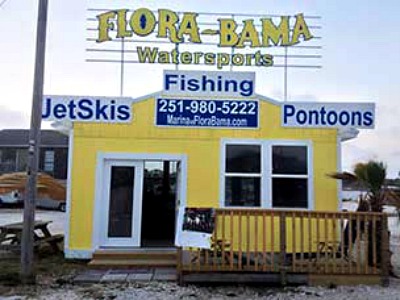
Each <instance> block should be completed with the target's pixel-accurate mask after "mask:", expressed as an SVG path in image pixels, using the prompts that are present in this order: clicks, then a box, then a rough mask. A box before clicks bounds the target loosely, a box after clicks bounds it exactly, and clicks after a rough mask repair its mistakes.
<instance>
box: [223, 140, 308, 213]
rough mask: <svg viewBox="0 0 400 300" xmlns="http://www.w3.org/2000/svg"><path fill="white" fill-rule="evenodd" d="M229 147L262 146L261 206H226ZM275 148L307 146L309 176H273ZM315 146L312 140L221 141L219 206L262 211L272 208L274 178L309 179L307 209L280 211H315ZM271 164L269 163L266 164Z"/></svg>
mask: <svg viewBox="0 0 400 300" xmlns="http://www.w3.org/2000/svg"><path fill="white" fill-rule="evenodd" d="M227 145H260V146H261V157H260V162H261V174H260V176H261V182H260V188H261V191H260V195H261V199H260V206H257V207H255V206H226V205H225V177H226V175H227V173H226V172H225V171H226V170H225V165H226V162H225V160H226V146H227ZM273 146H306V147H307V175H298V174H296V175H290V174H284V175H283V174H282V175H277V174H275V175H273V174H272V147H273ZM312 146H313V144H312V141H310V140H258V139H221V148H220V151H221V152H220V188H219V198H220V201H219V204H220V207H226V208H238V209H240V208H242V209H243V208H246V209H260V208H269V209H273V208H274V207H273V206H272V179H273V178H278V177H280V178H304V179H307V189H308V190H307V198H308V199H307V208H299V207H279V208H276V209H280V210H293V209H295V210H313V209H314V180H313V174H314V169H313V158H314V156H313V147H312ZM266 162H269V163H266ZM228 174H229V173H228ZM234 174H235V176H243V177H255V175H254V174H245V173H243V174H241V173H234Z"/></svg>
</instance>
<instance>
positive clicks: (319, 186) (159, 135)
mask: <svg viewBox="0 0 400 300" xmlns="http://www.w3.org/2000/svg"><path fill="white" fill-rule="evenodd" d="M154 106H155V100H154V99H148V100H145V101H141V102H137V103H135V104H133V105H132V109H133V121H132V123H131V124H98V123H97V124H94V123H90V124H89V123H75V124H74V140H73V149H72V151H73V153H72V154H73V164H72V173H71V174H72V177H71V178H72V181H71V184H72V186H71V188H72V191H71V209H70V228H69V234H70V238H69V249H71V250H90V249H91V247H92V243H91V241H92V227H93V216H94V197H95V196H94V195H95V173H96V156H97V153H98V152H99V151H102V152H131V153H132V152H133V153H135V152H136V153H164V154H168V153H169V154H186V155H187V157H188V170H187V176H188V177H187V180H188V186H187V199H186V201H187V205H188V206H193V207H219V172H220V170H219V166H220V147H221V138H240V139H247V138H248V139H274V140H278V139H283V140H309V141H312V147H313V168H314V174H313V178H314V208H315V209H316V210H325V211H336V210H337V207H338V199H337V183H336V181H335V180H332V179H329V178H327V176H326V174H327V173H329V172H332V171H335V170H336V168H337V143H336V136H337V130H336V129H299V128H298V129H292V128H282V127H281V126H280V123H281V120H280V106H278V105H275V104H272V103H270V102H266V101H260V107H259V110H260V120H259V129H255V130H253V129H218V128H213V129H207V128H191V129H189V128H174V127H170V128H160V127H156V126H155V125H154V111H155V107H154Z"/></svg>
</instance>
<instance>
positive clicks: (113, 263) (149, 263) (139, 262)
mask: <svg viewBox="0 0 400 300" xmlns="http://www.w3.org/2000/svg"><path fill="white" fill-rule="evenodd" d="M88 265H89V266H90V267H96V268H111V267H116V268H122V269H129V268H145V267H159V268H160V267H162V268H167V267H176V260H175V259H155V260H151V259H112V258H110V259H92V260H91V261H90V262H89V264H88Z"/></svg>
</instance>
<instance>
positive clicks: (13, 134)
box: [0, 129, 68, 148]
mask: <svg viewBox="0 0 400 300" xmlns="http://www.w3.org/2000/svg"><path fill="white" fill-rule="evenodd" d="M28 142H29V130H28V129H3V130H0V147H24V148H25V147H28ZM41 147H68V136H66V135H64V134H61V133H60V132H58V131H55V130H42V131H41Z"/></svg>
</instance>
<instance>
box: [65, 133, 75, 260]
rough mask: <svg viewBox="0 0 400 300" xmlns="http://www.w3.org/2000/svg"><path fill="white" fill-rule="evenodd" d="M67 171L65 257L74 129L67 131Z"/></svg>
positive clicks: (67, 241)
mask: <svg viewBox="0 0 400 300" xmlns="http://www.w3.org/2000/svg"><path fill="white" fill-rule="evenodd" d="M68 144H69V145H68V169H67V195H66V211H65V215H66V220H65V223H64V253H65V257H68V256H67V254H66V253H67V252H68V251H70V250H69V232H70V230H69V227H70V225H71V193H72V166H73V152H74V129H73V128H72V129H71V130H70V131H69V139H68Z"/></svg>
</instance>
